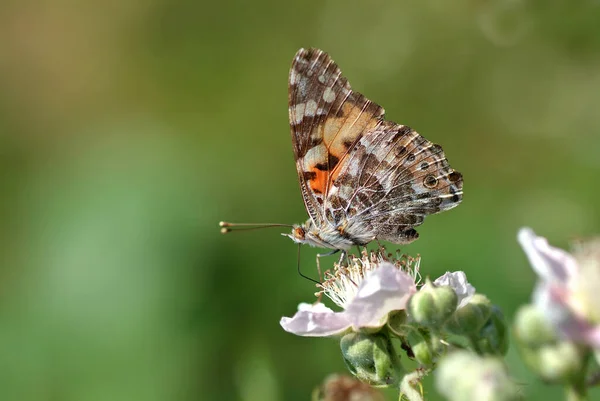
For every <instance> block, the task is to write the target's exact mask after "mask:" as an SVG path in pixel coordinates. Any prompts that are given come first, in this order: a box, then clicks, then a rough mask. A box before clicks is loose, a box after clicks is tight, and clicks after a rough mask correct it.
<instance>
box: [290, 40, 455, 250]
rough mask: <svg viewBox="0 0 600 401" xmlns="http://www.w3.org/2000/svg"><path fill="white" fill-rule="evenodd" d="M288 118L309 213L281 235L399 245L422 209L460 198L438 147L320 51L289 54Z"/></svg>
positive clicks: (337, 245) (328, 243)
mask: <svg viewBox="0 0 600 401" xmlns="http://www.w3.org/2000/svg"><path fill="white" fill-rule="evenodd" d="M289 118H290V126H291V132H292V143H293V146H294V155H295V158H296V168H297V171H298V178H299V182H300V188H301V191H302V196H303V199H304V204H305V206H306V210H307V212H308V214H309V219H308V220H307V221H306V222H305V223H304V224H302V225H296V226H294V228H293V229H292V233H291V234H289V235H288V236H289V237H290V238H292V240H294V241H295V242H298V243H306V244H309V245H312V246H317V247H323V248H331V249H341V250H347V249H349V248H350V247H351V246H352V245H366V244H367V243H369V242H371V241H373V240H375V239H381V240H386V241H390V242H392V243H396V244H406V243H409V242H412V241H414V240H415V239H417V238H418V233H417V232H416V230H415V229H414V227H416V226H418V225H420V224H421V223H422V222H423V219H424V218H425V216H426V215H429V214H435V213H439V212H441V211H444V210H448V209H451V208H453V207H455V206H457V205H458V204H459V203H460V201H461V200H462V185H463V180H462V175H461V174H460V173H458V172H456V171H455V170H453V169H452V168H451V167H450V165H449V164H448V161H447V160H446V157H445V155H444V152H443V150H442V148H441V147H440V146H439V145H436V144H433V143H431V142H430V141H428V140H427V139H425V138H423V137H422V136H421V135H419V134H418V133H417V132H416V131H414V130H413V129H411V128H410V127H407V126H405V125H401V124H396V123H394V122H391V121H387V120H385V118H384V109H383V108H382V107H381V106H379V105H377V104H376V103H373V102H371V101H370V100H368V99H367V98H366V97H364V96H363V95H361V94H360V93H358V92H355V91H353V90H352V89H351V87H350V85H349V83H348V81H347V80H346V78H344V77H343V76H342V75H341V71H340V70H339V68H338V67H337V65H336V64H335V63H334V62H333V60H331V58H330V57H329V56H328V55H327V54H326V53H324V52H323V51H321V50H318V49H310V50H305V49H300V50H299V51H298V53H297V54H296V56H295V58H294V62H293V64H292V68H291V70H290V78H289Z"/></svg>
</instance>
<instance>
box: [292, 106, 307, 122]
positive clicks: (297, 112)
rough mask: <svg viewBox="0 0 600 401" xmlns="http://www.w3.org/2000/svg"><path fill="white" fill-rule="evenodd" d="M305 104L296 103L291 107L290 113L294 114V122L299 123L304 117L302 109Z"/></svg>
mask: <svg viewBox="0 0 600 401" xmlns="http://www.w3.org/2000/svg"><path fill="white" fill-rule="evenodd" d="M305 108H306V105H305V104H304V103H298V104H297V105H295V106H294V107H293V109H292V115H293V116H294V123H296V124H300V123H301V122H302V119H303V118H304V109H305Z"/></svg>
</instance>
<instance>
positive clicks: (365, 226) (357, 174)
mask: <svg viewBox="0 0 600 401" xmlns="http://www.w3.org/2000/svg"><path fill="white" fill-rule="evenodd" d="M461 200H462V175H461V174H460V173H458V172H456V171H454V170H453V169H452V168H451V167H450V165H449V164H448V161H447V160H446V156H445V154H444V152H443V150H442V148H441V146H439V145H436V144H433V143H431V142H430V141H428V140H427V139H425V138H423V137H422V136H421V135H419V134H418V133H417V132H416V131H414V130H412V129H411V128H409V127H407V126H403V125H398V124H395V123H392V122H387V121H386V122H385V124H382V125H381V126H380V127H378V128H377V129H376V130H374V131H372V132H369V133H367V134H365V135H364V136H363V137H362V138H361V140H360V141H359V142H358V143H357V145H356V146H355V149H354V150H353V152H352V154H351V156H350V157H349V158H348V159H347V160H346V164H345V165H344V166H343V168H342V169H341V171H340V174H339V175H338V177H337V179H336V180H334V182H333V187H332V190H331V191H330V199H329V200H328V206H329V207H330V208H331V209H332V210H333V212H332V216H333V217H334V218H337V219H339V218H341V219H346V220H347V221H348V226H349V229H350V230H351V231H352V230H361V231H367V232H371V233H372V235H373V238H378V239H383V240H388V241H390V242H394V243H405V242H410V241H412V240H414V239H416V237H417V234H416V232H415V231H414V229H413V228H414V227H416V226H418V225H420V224H421V223H422V222H423V219H424V218H425V216H426V215H428V214H434V213H439V212H442V211H444V210H448V209H451V208H453V207H455V206H457V205H458V204H459V203H460V201H461ZM336 215H337V216H336Z"/></svg>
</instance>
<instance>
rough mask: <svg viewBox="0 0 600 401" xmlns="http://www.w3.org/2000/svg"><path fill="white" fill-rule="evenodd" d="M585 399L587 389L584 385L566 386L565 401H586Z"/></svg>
mask: <svg viewBox="0 0 600 401" xmlns="http://www.w3.org/2000/svg"><path fill="white" fill-rule="evenodd" d="M587 399H588V398H587V388H586V387H585V385H583V386H578V385H574V384H571V385H568V386H567V401H586V400H587Z"/></svg>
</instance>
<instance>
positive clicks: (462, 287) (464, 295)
mask: <svg viewBox="0 0 600 401" xmlns="http://www.w3.org/2000/svg"><path fill="white" fill-rule="evenodd" d="M433 284H435V285H446V286H448V287H451V288H452V289H453V290H454V292H456V295H457V296H458V307H459V308H462V307H463V306H465V305H466V304H468V303H469V301H470V300H471V297H473V294H475V287H473V286H472V285H471V284H469V282H468V281H467V275H466V274H465V272H462V271H458V272H446V273H445V274H444V275H443V276H441V277H438V278H437V279H436V280H435V281H434V282H433Z"/></svg>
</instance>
